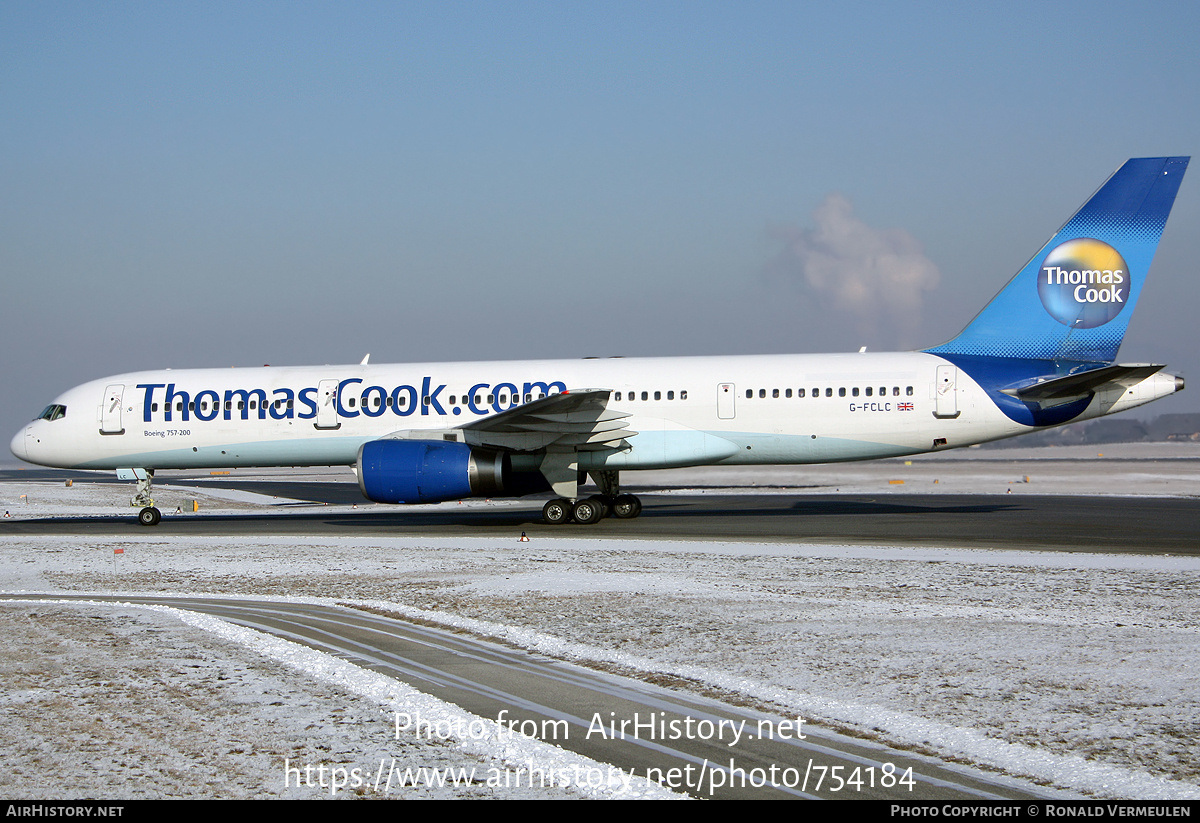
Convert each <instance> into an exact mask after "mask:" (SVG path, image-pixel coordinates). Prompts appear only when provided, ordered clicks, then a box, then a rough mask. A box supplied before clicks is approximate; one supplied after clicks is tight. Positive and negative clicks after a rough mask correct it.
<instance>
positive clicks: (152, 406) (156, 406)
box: [150, 403, 158, 411]
mask: <svg viewBox="0 0 1200 823" xmlns="http://www.w3.org/2000/svg"><path fill="white" fill-rule="evenodd" d="M150 411H158V404H157V403H151V404H150Z"/></svg>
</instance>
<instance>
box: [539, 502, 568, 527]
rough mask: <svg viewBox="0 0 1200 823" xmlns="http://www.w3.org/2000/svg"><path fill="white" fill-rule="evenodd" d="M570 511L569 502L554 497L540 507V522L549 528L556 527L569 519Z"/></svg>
mask: <svg viewBox="0 0 1200 823" xmlns="http://www.w3.org/2000/svg"><path fill="white" fill-rule="evenodd" d="M571 511H572V507H571V501H569V500H566V499H564V498H561V497H556V498H555V499H554V500H551V501H550V502H548V503H547V504H546V505H545V506H542V520H544V521H546V523H548V524H550V525H551V526H557V525H559V524H560V523H566V522H567V521H568V520H570V519H571Z"/></svg>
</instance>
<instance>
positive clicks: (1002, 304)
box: [927, 157, 1190, 363]
mask: <svg viewBox="0 0 1200 823" xmlns="http://www.w3.org/2000/svg"><path fill="white" fill-rule="evenodd" d="M1189 159H1190V158H1187V157H1153V158H1142V159H1134V160H1130V161H1128V162H1127V163H1125V165H1123V166H1121V168H1119V169H1117V171H1116V172H1115V173H1114V174H1113V175H1112V177H1110V178H1108V180H1107V181H1105V183H1104V185H1103V186H1101V187H1100V189H1099V190H1098V191H1097V192H1096V193H1095V194H1093V195H1092V197H1091V199H1090V200H1088V201H1087V202H1086V203H1084V204H1083V207H1082V208H1081V209H1079V211H1077V212H1076V213H1075V216H1074V217H1072V218H1071V219H1070V220H1069V221H1067V224H1066V225H1065V226H1063V227H1062V228H1061V229H1059V230H1058V232H1057V233H1056V234H1055V235H1054V236H1053V237H1051V238H1050V241H1049V242H1048V243H1046V245H1045V246H1043V247H1042V249H1041V250H1040V251H1039V252H1038V253H1037V254H1036V255H1034V257H1033V259H1032V260H1030V261H1029V262H1028V263H1027V264H1025V267H1024V268H1023V269H1021V270H1020V271H1019V272H1017V275H1016V276H1015V277H1014V278H1013V279H1012V280H1010V281H1009V283H1008V285H1007V286H1005V287H1004V289H1003V290H1002V291H1001V292H1000V293H999V294H998V295H996V297H995V298H993V300H992V302H991V303H988V305H987V306H986V307H985V308H984V310H983V311H981V312H980V313H979V315H978V316H977V317H976V318H975V319H974V320H972V321H971V323H970V325H968V326H967V327H966V328H965V329H964V330H963V332H962V333H961V334H960V335H958V337H956V338H954V339H953V340H951V341H950V342H948V343H944V344H942V345H941V346H937V347H935V348H932V349H927V351H928V352H930V353H931V354H945V355H976V356H979V355H982V356H993V357H1010V358H1028V359H1037V360H1070V361H1076V362H1103V363H1111V362H1113V361H1114V360H1115V359H1116V356H1117V350H1118V349H1119V348H1120V347H1121V340H1122V339H1123V338H1124V337H1125V329H1126V327H1127V326H1128V325H1129V318H1130V317H1131V316H1132V315H1133V308H1134V305H1135V304H1136V303H1137V299H1138V295H1139V294H1140V293H1141V290H1142V284H1143V283H1144V282H1145V280H1146V272H1147V271H1149V269H1150V262H1151V260H1153V259H1154V250H1155V249H1156V248H1157V247H1158V239H1159V237H1161V236H1162V230H1163V226H1165V225H1166V222H1167V215H1169V214H1170V213H1171V206H1172V205H1173V204H1174V202H1175V193H1176V192H1177V191H1178V190H1179V184H1180V182H1182V180H1183V173H1184V172H1185V171H1186V170H1187V165H1188V160H1189Z"/></svg>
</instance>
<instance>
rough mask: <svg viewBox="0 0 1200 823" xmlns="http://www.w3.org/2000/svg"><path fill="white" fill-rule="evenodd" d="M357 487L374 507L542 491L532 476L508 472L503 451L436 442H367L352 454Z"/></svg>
mask: <svg viewBox="0 0 1200 823" xmlns="http://www.w3.org/2000/svg"><path fill="white" fill-rule="evenodd" d="M358 486H359V488H360V489H362V493H363V496H364V497H366V498H367V499H368V500H373V501H375V502H376V503H439V502H441V501H443V500H461V499H462V498H464V497H517V496H520V495H523V494H530V493H532V492H535V491H544V490H546V489H548V488H549V487H550V486H549V483H547V482H546V480H545V478H543V477H542V476H541V474H540V473H538V472H514V471H513V468H512V461H511V459H510V458H509V455H508V453H507V452H501V451H496V450H493V449H479V448H472V447H471V446H468V445H467V444H466V443H452V442H448V441H447V442H443V441H440V440H398V439H387V440H372V441H370V442H367V443H364V444H363V445H362V448H360V449H359V450H358Z"/></svg>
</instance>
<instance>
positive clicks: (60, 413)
mask: <svg viewBox="0 0 1200 823" xmlns="http://www.w3.org/2000/svg"><path fill="white" fill-rule="evenodd" d="M66 416H67V407H66V406H60V405H58V404H57V403H56V404H54V405H51V406H47V407H46V408H45V410H44V411H43V412H42V413H41V414H39V415H38V416H37V419H38V420H58V419H59V418H60V417H66Z"/></svg>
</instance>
